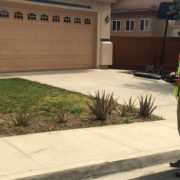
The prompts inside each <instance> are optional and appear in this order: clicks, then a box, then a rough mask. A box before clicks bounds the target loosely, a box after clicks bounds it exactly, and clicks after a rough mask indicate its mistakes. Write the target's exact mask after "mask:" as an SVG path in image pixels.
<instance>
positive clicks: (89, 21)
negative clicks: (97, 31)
mask: <svg viewBox="0 0 180 180" xmlns="http://www.w3.org/2000/svg"><path fill="white" fill-rule="evenodd" d="M87 21H88V23H87ZM84 24H85V25H91V24H92V20H91V18H85V19H84Z"/></svg>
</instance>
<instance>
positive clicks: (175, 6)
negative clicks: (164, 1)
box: [169, 0, 180, 19]
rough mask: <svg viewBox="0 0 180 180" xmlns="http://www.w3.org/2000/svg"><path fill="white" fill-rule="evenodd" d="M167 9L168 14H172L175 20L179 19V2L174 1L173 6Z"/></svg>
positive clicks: (177, 0)
mask: <svg viewBox="0 0 180 180" xmlns="http://www.w3.org/2000/svg"><path fill="white" fill-rule="evenodd" d="M169 9H170V11H169V14H173V15H174V18H175V19H180V0H174V3H173V5H172V6H170V7H169Z"/></svg>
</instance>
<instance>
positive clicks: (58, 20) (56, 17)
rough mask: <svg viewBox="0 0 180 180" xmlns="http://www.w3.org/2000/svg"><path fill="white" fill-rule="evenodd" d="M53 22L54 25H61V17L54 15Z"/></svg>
mask: <svg viewBox="0 0 180 180" xmlns="http://www.w3.org/2000/svg"><path fill="white" fill-rule="evenodd" d="M52 22H54V23H60V22H61V18H60V16H59V15H54V16H53V17H52Z"/></svg>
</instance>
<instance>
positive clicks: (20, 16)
mask: <svg viewBox="0 0 180 180" xmlns="http://www.w3.org/2000/svg"><path fill="white" fill-rule="evenodd" d="M14 18H15V19H23V13H22V12H19V11H18V12H15V13H14Z"/></svg>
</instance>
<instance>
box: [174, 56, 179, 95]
mask: <svg viewBox="0 0 180 180" xmlns="http://www.w3.org/2000/svg"><path fill="white" fill-rule="evenodd" d="M177 75H178V76H180V54H179V57H178V68H177ZM174 96H175V97H178V96H180V86H175V87H174Z"/></svg>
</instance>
